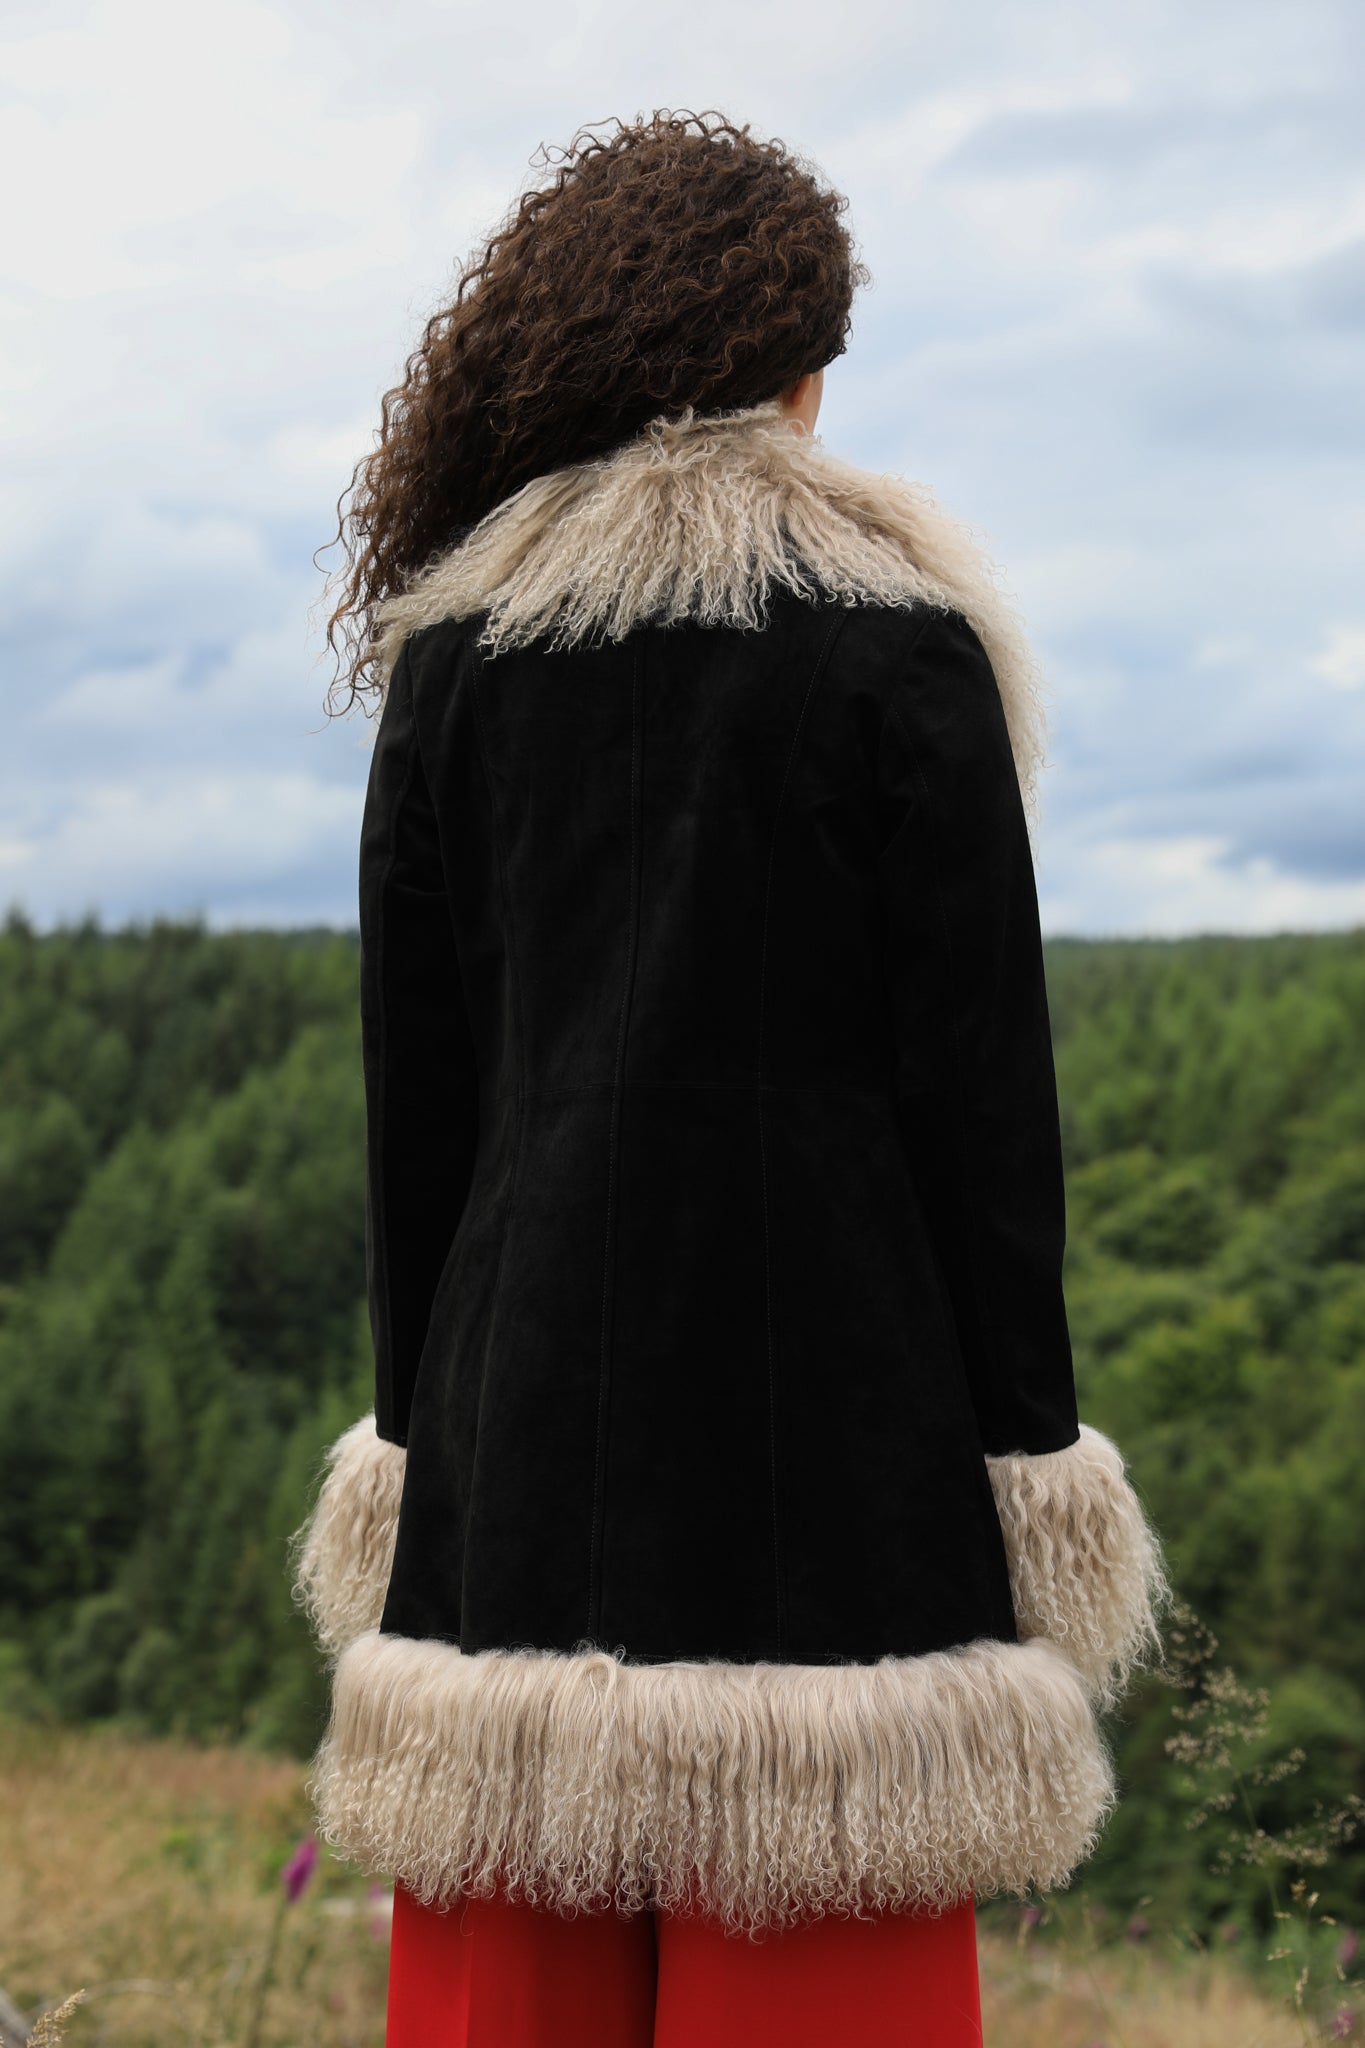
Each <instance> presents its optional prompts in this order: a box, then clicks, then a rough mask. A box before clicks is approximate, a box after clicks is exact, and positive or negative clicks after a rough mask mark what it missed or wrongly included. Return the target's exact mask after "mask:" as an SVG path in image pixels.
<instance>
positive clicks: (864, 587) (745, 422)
mask: <svg viewBox="0 0 1365 2048" xmlns="http://www.w3.org/2000/svg"><path fill="white" fill-rule="evenodd" d="M999 577H1000V572H999V570H998V569H997V567H996V565H995V564H994V563H993V562H992V561H991V559H990V557H989V555H988V554H987V553H986V551H985V550H984V548H983V546H982V544H981V543H980V542H979V541H978V539H977V538H976V536H975V534H974V532H973V530H972V529H971V528H970V527H968V526H967V525H965V524H964V523H963V522H961V521H960V520H958V519H956V518H954V517H952V516H951V515H950V514H949V513H947V512H945V511H944V510H942V509H941V507H940V506H939V505H938V504H937V503H936V501H935V500H934V498H933V497H932V496H931V495H930V493H929V491H928V490H927V489H926V488H925V486H923V485H922V484H919V483H914V482H910V481H907V480H905V479H903V478H901V477H897V476H890V475H881V474H879V473H878V472H876V471H873V470H867V469H862V468H860V467H858V466H857V465H855V464H853V463H851V462H847V461H844V460H843V459H842V458H841V457H839V456H836V455H833V454H831V453H830V452H829V450H828V449H826V447H825V446H824V443H823V442H822V441H821V439H820V437H819V436H818V435H812V434H804V433H797V432H795V431H794V430H793V425H792V422H791V421H790V419H788V418H787V417H786V416H785V415H784V414H783V411H782V408H781V404H780V402H779V401H778V400H777V399H775V398H774V399H767V400H765V401H764V402H763V403H762V404H760V405H755V406H750V407H746V408H742V409H738V410H736V411H734V412H729V413H708V414H702V415H700V416H698V415H696V414H695V413H694V412H693V409H692V408H691V407H690V406H689V407H688V408H687V409H686V410H685V411H684V412H683V413H682V414H681V415H680V417H678V418H677V419H674V420H670V419H669V418H668V417H667V416H666V415H663V414H661V415H660V416H659V417H658V418H656V419H654V420H651V421H650V422H649V423H648V425H647V426H646V427H645V428H644V429H643V430H642V431H641V432H640V433H639V434H638V435H636V436H635V438H634V439H632V440H629V441H626V442H624V443H622V444H621V446H620V447H618V448H616V449H614V450H613V451H612V452H611V453H609V454H607V455H604V456H600V457H598V458H597V459H596V460H594V461H589V462H581V463H572V464H569V465H566V466H565V467H564V468H561V469H556V470H551V471H549V472H548V473H546V474H545V475H542V476H538V477H533V478H532V479H531V480H530V481H529V482H528V483H525V484H523V485H522V487H521V488H520V490H518V491H515V492H514V493H513V494H512V496H511V497H509V498H505V499H504V500H503V501H502V503H501V504H498V505H495V506H494V507H493V509H492V511H491V512H489V513H487V514H486V515H485V516H484V518H483V519H481V520H480V521H479V522H478V524H477V525H476V526H474V527H472V528H471V529H470V530H469V532H468V533H467V534H466V535H465V537H464V539H463V540H462V541H460V542H459V543H458V544H457V545H456V546H454V547H453V548H451V549H449V550H448V551H447V552H446V553H444V554H442V555H438V556H437V557H436V558H435V559H434V560H433V561H431V562H429V563H428V564H427V565H426V567H425V568H424V569H423V570H421V571H420V572H419V573H418V574H417V575H415V576H414V577H413V578H412V579H411V580H410V582H409V583H408V585H407V587H406V589H404V590H403V591H400V592H398V593H397V594H396V595H395V596H393V597H391V598H390V599H388V600H387V602H386V603H385V604H384V605H382V606H381V607H380V609H379V612H378V616H377V621H376V633H375V650H376V655H377V666H378V671H379V674H380V677H381V679H382V678H384V677H386V676H387V675H388V674H389V673H390V672H391V670H392V666H393V663H394V662H395V661H396V659H397V657H398V653H399V650H400V648H401V646H402V644H403V641H404V640H405V639H406V638H407V636H408V634H410V633H413V632H415V631H417V630H418V629H419V628H420V627H423V626H429V625H434V624H436V623H438V622H439V621H441V620H444V619H461V618H467V617H469V616H471V615H472V614H473V613H475V612H479V611H486V612H487V614H488V616H487V619H486V621H485V623H484V626H483V628H482V631H481V633H480V643H481V644H482V645H483V646H485V647H487V648H489V649H491V650H493V651H494V652H497V651H498V650H500V649H503V648H507V647H519V646H525V645H527V644H528V643H529V642H530V641H532V640H535V639H538V638H540V637H541V636H545V637H546V638H547V640H548V643H549V645H550V646H552V647H567V646H572V645H574V644H576V643H578V642H580V641H592V640H594V639H596V638H599V637H600V638H605V639H620V638H621V637H623V636H624V635H625V634H626V633H628V632H630V631H631V629H632V628H633V627H635V626H637V625H639V624H641V623H643V622H645V621H649V622H650V623H652V624H657V625H667V624H671V623H673V622H675V621H678V620H682V619H694V620H697V621H698V622H700V623H702V624H704V625H714V626H738V627H750V628H751V627H757V626H761V625H762V624H763V617H764V612H765V609H766V605H767V601H768V596H769V592H770V590H771V589H773V588H775V587H785V588H787V589H789V590H793V591H796V592H799V593H801V594H803V595H807V596H810V595H814V594H816V593H817V592H819V593H824V594H826V595H828V596H830V597H832V598H833V599H835V600H836V601H837V602H839V603H841V604H846V605H850V604H888V605H897V606H905V607H911V606H914V605H930V606H933V607H935V608H938V609H954V610H957V611H960V612H962V613H963V614H964V615H965V617H966V618H967V619H968V620H969V621H970V623H971V625H972V626H973V627H974V628H975V630H976V632H977V633H978V635H979V636H980V638H981V641H982V644H983V645H984V647H985V649H986V652H987V654H988V655H989V657H990V660H991V665H992V667H993V668H994V670H995V676H996V681H997V683H998V685H999V689H1000V695H1001V698H1002V700H1003V703H1004V708H1005V716H1006V721H1007V724H1008V726H1009V734H1010V741H1011V744H1012V747H1013V750H1014V758H1015V766H1016V769H1017V771H1018V776H1019V783H1020V788H1021V791H1022V794H1023V798H1024V803H1025V807H1026V810H1027V811H1028V812H1029V814H1030V817H1031V819H1032V817H1034V816H1036V811H1037V790H1036V785H1037V779H1038V775H1039V772H1040V770H1041V767H1042V765H1043V762H1044V758H1045V748H1046V742H1047V710H1046V704H1045V697H1044V691H1045V689H1046V685H1045V684H1044V683H1043V680H1042V677H1041V675H1040V673H1039V670H1038V667H1037V665H1036V663H1035V661H1034V658H1033V655H1032V653H1031V651H1030V648H1029V646H1028V644H1027V641H1026V638H1025V635H1024V632H1023V630H1022V627H1021V625H1020V622H1019V620H1018V619H1017V618H1016V616H1015V614H1014V611H1013V609H1012V606H1011V603H1010V601H1009V600H1008V598H1007V597H1006V595H1005V592H1004V590H1003V588H1002V586H1001V583H1000V580H999Z"/></svg>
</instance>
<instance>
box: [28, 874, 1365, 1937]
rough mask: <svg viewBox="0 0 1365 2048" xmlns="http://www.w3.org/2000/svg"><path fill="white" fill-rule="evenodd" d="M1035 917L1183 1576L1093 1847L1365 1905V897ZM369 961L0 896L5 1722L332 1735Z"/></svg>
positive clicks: (1171, 1883) (1147, 1894)
mask: <svg viewBox="0 0 1365 2048" xmlns="http://www.w3.org/2000/svg"><path fill="white" fill-rule="evenodd" d="M1045 954H1046V963H1047V976H1048V990H1049V998H1050V1003H1051V1009H1052V1019H1053V1030H1054V1039H1055V1045H1056V1056H1057V1073H1058V1086H1059V1093H1060V1100H1061V1111H1062V1122H1063V1135H1064V1140H1065V1147H1066V1161H1067V1191H1068V1193H1067V1217H1068V1238H1067V1267H1066V1284H1067V1300H1068V1307H1069V1311H1070V1317H1071V1326H1072V1336H1073V1345H1074V1352H1075V1359H1076V1374H1077V1387H1078V1393H1079V1398H1080V1408H1081V1414H1082V1417H1083V1419H1084V1420H1087V1421H1089V1422H1092V1423H1094V1424H1095V1425H1096V1426H1097V1427H1098V1428H1101V1429H1103V1430H1105V1431H1106V1432H1108V1433H1109V1434H1111V1435H1112V1436H1113V1437H1114V1438H1115V1440H1116V1441H1117V1442H1118V1443H1119V1445H1120V1447H1121V1448H1122V1450H1123V1452H1124V1455H1125V1457H1126V1459H1127V1460H1128V1464H1129V1468H1130V1472H1131V1474H1132V1477H1133V1480H1134V1482H1135V1484H1136V1485H1137V1487H1138V1489H1139V1492H1140V1493H1141V1495H1142V1497H1143V1499H1144V1501H1145V1503H1146V1505H1147V1507H1148V1510H1149V1512H1150V1514H1151V1516H1152V1518H1153V1520H1154V1521H1155V1523H1156V1525H1157V1527H1158V1528H1159V1529H1160V1531H1161V1533H1162V1536H1163V1539H1164V1541H1165V1544H1166V1548H1167V1557H1168V1565H1169V1568H1170V1571H1171V1575H1172V1578H1173V1581H1174V1583H1175V1586H1176V1590H1177V1592H1178V1594H1179V1596H1180V1599H1181V1602H1182V1606H1181V1609H1180V1613H1179V1615H1178V1616H1177V1617H1176V1618H1175V1619H1174V1620H1173V1621H1171V1622H1169V1623H1168V1628H1169V1630H1170V1632H1171V1642H1170V1645H1169V1661H1168V1665H1167V1667H1166V1668H1165V1669H1163V1670H1161V1671H1155V1672H1150V1673H1148V1674H1147V1675H1145V1676H1144V1677H1143V1679H1142V1680H1141V1681H1140V1683H1139V1684H1138V1686H1137V1687H1135V1689H1134V1691H1133V1693H1132V1694H1131V1695H1130V1697H1129V1700H1128V1701H1127V1702H1126V1703H1125V1705H1124V1707H1123V1708H1122V1709H1121V1710H1120V1711H1119V1712H1118V1713H1117V1714H1115V1715H1112V1716H1109V1717H1108V1718H1107V1721H1106V1728H1107V1731H1108V1735H1109V1739H1110V1741H1111V1743H1112V1746H1113V1749H1114V1753H1115V1756H1116V1759H1117V1762H1118V1766H1119V1772H1120V1779H1121V1783H1122V1787H1123V1791H1124V1800H1123V1803H1122V1805H1121V1806H1120V1809H1119V1811H1118V1812H1117V1814H1116V1815H1115V1817H1114V1819H1113V1821H1112V1823H1111V1824H1110V1826H1109V1828H1108V1829H1107V1831H1106V1835H1105V1838H1104V1841H1103V1843H1102V1845H1101V1849H1100V1851H1099V1853H1098V1854H1097V1856H1096V1857H1095V1858H1094V1859H1093V1861H1092V1862H1091V1863H1090V1864H1089V1865H1088V1866H1087V1868H1086V1871H1085V1874H1084V1878H1083V1880H1078V1882H1083V1883H1084V1885H1085V1886H1087V1887H1089V1888H1090V1889H1091V1890H1092V1891H1093V1892H1094V1893H1095V1895H1096V1896H1097V1897H1098V1898H1100V1899H1102V1900H1106V1901H1108V1902H1109V1903H1111V1904H1113V1905H1115V1906H1118V1907H1120V1908H1121V1909H1123V1910H1127V1909H1128V1908H1129V1907H1131V1905H1132V1903H1133V1902H1135V1901H1137V1902H1149V1903H1148V1904H1147V1905H1145V1906H1144V1910H1153V1911H1156V1910H1159V1911H1160V1912H1162V1913H1163V1914H1165V1915H1166V1916H1168V1917H1175V1918H1179V1919H1180V1920H1182V1922H1184V1923H1186V1924H1188V1925H1189V1926H1191V1927H1192V1928H1195V1929H1204V1930H1208V1929H1212V1928H1214V1927H1216V1926H1217V1925H1218V1924H1220V1922H1223V1921H1225V1920H1226V1919H1227V1917H1228V1916H1229V1915H1230V1914H1241V1915H1243V1916H1246V1917H1249V1918H1251V1919H1255V1918H1256V1917H1257V1915H1258V1914H1259V1915H1260V1916H1261V1917H1262V1918H1265V1917H1266V1916H1267V1915H1268V1913H1269V1911H1270V1908H1269V1907H1268V1906H1266V1905H1265V1904H1264V1900H1265V1898H1266V1897H1267V1896H1268V1894H1267V1888H1266V1866H1267V1864H1273V1865H1275V1866H1276V1867H1282V1868H1283V1872H1284V1876H1285V1879H1286V1881H1287V1880H1288V1879H1289V1878H1291V1877H1292V1876H1293V1875H1294V1873H1295V1871H1299V1872H1306V1873H1307V1874H1308V1875H1309V1876H1310V1877H1311V1878H1312V1881H1313V1882H1314V1884H1315V1885H1317V1886H1319V1887H1320V1890H1321V1894H1322V1907H1323V1911H1324V1912H1328V1911H1332V1912H1335V1913H1337V1914H1339V1915H1340V1916H1342V1917H1343V1918H1344V1919H1346V1920H1348V1921H1349V1920H1355V1921H1356V1922H1357V1923H1358V1922H1359V1921H1360V1920H1361V1919H1362V1917H1365V1821H1363V1820H1362V1816H1365V1554H1363V1552H1365V1060H1362V1057H1361V1051H1362V1046H1363V1045H1365V929H1357V930H1354V931H1347V932H1340V933H1330V932H1329V933H1318V934H1304V935H1296V934H1277V935H1273V936H1269V937H1264V938H1262V937H1254V938H1242V937H1215V936H1204V937H1196V938H1188V939H1178V940H1155V939H1153V940H1132V939H1093V940H1092V939H1084V940H1082V939H1069V938H1058V939H1051V940H1049V941H1047V942H1046V945H1045ZM356 971H357V942H356V938H355V935H354V934H347V933H338V932H335V931H331V930H318V931H309V930H303V931H293V932H269V931H241V932H226V933H214V932H210V931H208V930H206V929H205V928H204V927H203V926H202V925H201V924H198V923H194V922H170V921H157V922H153V923H148V924H145V925H139V926H130V927H127V928H124V929H120V930H103V929H101V928H100V926H99V925H98V924H97V923H96V922H94V921H87V922H86V923H83V924H77V925H70V926H66V927H62V928H59V929H57V930H55V931H52V932H47V933H38V932H36V931H34V930H33V929H32V928H31V927H30V926H29V925H28V923H27V922H26V921H25V920H24V918H23V917H22V916H21V915H19V914H18V913H11V915H10V917H9V918H8V920H7V922H6V923H5V925H4V927H3V930H0V1714H4V1715H6V1716H8V1717H10V1719H11V1720H30V1721H35V1722H49V1723H52V1724H54V1725H60V1724H67V1723H83V1722H106V1723H110V1724H113V1725H120V1726H126V1727H127V1728H128V1729H130V1730H134V1731H136V1730H142V1731H145V1732H147V1733H149V1734H164V1735H174V1736H178V1737H182V1738H190V1739H193V1740H198V1741H203V1742H209V1741H213V1742H222V1741H225V1740H226V1741H231V1742H240V1743H244V1744H247V1745H250V1746H252V1747H254V1748H257V1749H260V1750H264V1751H284V1752H286V1753H289V1754H293V1755H295V1756H306V1755H307V1754H308V1753H309V1751H310V1749H311V1748H312V1746H313V1744H314V1742H315V1741H316V1738H317V1735H318V1733H319V1732H320V1725H321V1722H320V1717H321V1713H322V1706H323V1699H324V1674H323V1672H322V1671H321V1669H320V1667H319V1663H318V1660H317V1657H316V1655H315V1653H314V1650H313V1647H312V1644H311V1641H310V1638H309V1634H308V1629H307V1626H306V1624H305V1622H304V1620H303V1618H302V1616H301V1615H300V1613H299V1612H298V1611H297V1609H296V1608H295V1606H294V1604H293V1602H292V1600H291V1596H290V1585H289V1559H288V1541H289V1536H290V1533H291V1531H292V1530H294V1529H295V1527H296V1526H297V1525H298V1523H299V1522H300V1521H301V1519H302V1517H303V1514H304V1513H305V1511H306V1508H307V1505H308V1502H309V1500H310V1498H311V1495H312V1491H313V1489H314V1488H315V1486H316V1484H317V1481H318V1477H319V1474H320V1461H321V1455H322V1452H323V1450H324V1448H325V1446H326V1445H327V1444H328V1443H330V1442H331V1441H332V1439H333V1438H334V1437H335V1436H336V1435H337V1434H338V1433H339V1432H340V1431H341V1430H342V1429H343V1428H344V1427H345V1426H346V1425H347V1424H348V1423H349V1422H351V1421H353V1420H354V1419H355V1418H356V1417H357V1416H358V1415H359V1414H360V1413H362V1412H363V1410H365V1409H366V1408H367V1407H368V1406H369V1403H370V1388H371V1380H370V1372H371V1365H370V1350H369V1330H368V1322H367V1317H366V1312H365V1305H364V1295H363V1289H364V1215H363V1189H362V1179H361V1162H362V1157H363V1138H364V1134H363V1105H362V1099H361V1091H360V1057H359V1041H358V1018H357V996H356ZM1271 1875H1272V1878H1273V1876H1274V1872H1273V1870H1272V1873H1271ZM1272 1889H1273V1887H1272ZM1152 1902H1154V1903H1152Z"/></svg>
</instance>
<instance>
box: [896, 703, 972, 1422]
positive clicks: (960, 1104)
mask: <svg viewBox="0 0 1365 2048" xmlns="http://www.w3.org/2000/svg"><path fill="white" fill-rule="evenodd" d="M886 713H887V718H888V719H889V720H891V721H893V722H894V724H895V726H896V730H897V731H898V732H899V734H900V736H901V739H902V741H903V742H904V744H905V748H906V751H907V753H908V754H909V756H910V765H911V767H912V769H913V770H914V773H915V777H916V780H917V781H918V783H919V785H920V789H921V790H922V792H923V795H924V808H925V816H926V819H927V822H928V827H929V850H930V858H931V860H932V863H933V870H934V901H935V902H936V904H937V905H938V916H939V923H940V925H941V926H942V928H943V951H944V954H945V956H946V958H947V962H948V982H949V991H950V999H949V1004H948V1013H949V1017H950V1020H951V1023H952V1032H953V1067H954V1073H955V1077H956V1081H957V1090H956V1093H957V1114H958V1124H959V1127H960V1130H961V1133H962V1193H963V1200H964V1203H965V1206H966V1210H967V1221H968V1232H967V1248H968V1256H969V1258H970V1261H971V1275H972V1299H973V1301H974V1302H975V1304H976V1311H977V1314H978V1316H979V1317H980V1318H981V1326H982V1329H983V1331H984V1333H985V1335H986V1339H987V1343H988V1346H989V1349H990V1351H991V1352H992V1353H994V1351H995V1348H996V1345H995V1326H994V1322H993V1320H992V1318H991V1316H990V1314H989V1312H988V1310H987V1308H986V1301H985V1295H984V1293H983V1291H982V1288H981V1282H980V1256H979V1246H978V1232H979V1228H980V1226H979V1224H978V1222H977V1215H976V1203H975V1201H974V1200H973V1196H972V1172H971V1137H970V1132H969V1126H968V1120H967V1094H966V1084H965V1078H964V1066H965V1062H964V1058H963V1051H962V1034H961V1031H960V1029H959V1027H958V989H957V969H956V966H955V963H954V955H953V941H952V929H951V926H950V925H949V922H948V911H947V906H946V905H945V903H944V901H943V875H942V870H941V866H940V862H939V848H938V834H937V832H936V831H935V829H934V809H933V799H932V797H931V796H930V793H929V784H928V781H927V779H926V777H925V773H924V770H923V768H922V767H921V765H920V758H919V754H918V752H917V751H916V748H915V743H914V741H913V740H912V739H911V737H910V734H909V731H908V730H907V728H906V725H905V721H904V720H903V719H902V717H901V715H900V713H899V712H898V711H897V710H896V708H895V706H894V705H893V704H891V703H889V702H888V704H887V707H886ZM963 1359H964V1364H965V1362H966V1346H965V1344H964V1346H963ZM970 1384H971V1376H970V1372H969V1373H968V1385H969V1386H970Z"/></svg>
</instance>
